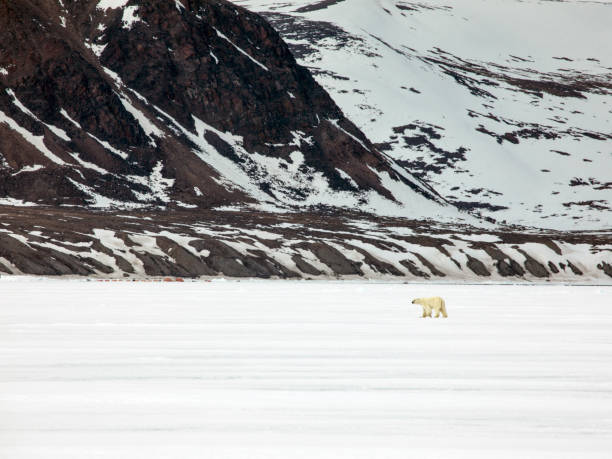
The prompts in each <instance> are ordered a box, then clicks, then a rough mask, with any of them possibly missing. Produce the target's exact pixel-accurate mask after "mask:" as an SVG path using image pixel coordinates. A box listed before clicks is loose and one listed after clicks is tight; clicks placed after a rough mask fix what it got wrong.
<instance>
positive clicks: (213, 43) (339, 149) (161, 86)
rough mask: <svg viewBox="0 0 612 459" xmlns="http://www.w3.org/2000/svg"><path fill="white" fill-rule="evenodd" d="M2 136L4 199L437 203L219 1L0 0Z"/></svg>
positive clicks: (402, 206) (250, 17)
mask: <svg viewBox="0 0 612 459" xmlns="http://www.w3.org/2000/svg"><path fill="white" fill-rule="evenodd" d="M0 137H1V139H2V141H1V143H0V160H1V161H0V183H1V185H0V198H1V199H2V200H3V202H4V203H8V204H21V205H31V204H50V205H70V206H84V207H88V208H103V209H104V208H107V209H108V208H123V209H135V208H146V207H151V206H163V207H169V208H177V207H179V208H180V207H182V208H214V207H217V206H228V205H229V206H232V205H234V206H245V205H246V206H249V205H255V206H264V207H265V206H268V207H273V208H287V207H294V206H301V207H311V206H320V205H323V206H325V205H335V206H337V205H344V206H347V207H350V208H355V207H358V208H362V209H364V210H374V209H376V210H377V211H379V212H382V213H385V212H386V213H391V214H398V215H405V216H409V215H414V214H415V213H416V214H418V215H421V216H422V215H424V214H428V213H431V212H434V213H435V212H438V211H439V212H441V213H444V212H445V210H444V207H445V206H446V204H445V203H444V200H443V199H441V198H440V197H439V196H437V194H436V192H435V191H434V190H433V189H431V188H429V187H428V186H426V185H424V184H423V183H422V182H421V181H420V180H419V179H418V178H415V177H414V176H412V175H411V174H410V173H409V172H406V170H405V169H403V168H401V167H399V166H398V165H397V164H396V163H395V162H394V161H393V160H390V159H388V158H387V157H386V155H384V154H382V153H381V152H380V151H378V150H377V149H376V148H375V147H374V146H373V145H372V143H371V142H370V141H369V140H368V139H367V138H366V137H365V136H364V134H363V133H362V132H361V131H360V130H359V129H357V128H356V127H355V125H354V124H353V123H352V122H351V121H350V120H349V119H347V118H346V117H345V116H344V114H343V113H342V111H341V110H340V109H339V108H338V106H337V105H336V104H335V103H334V101H333V100H332V99H331V98H330V97H329V95H328V94H327V92H326V91H325V90H323V89H322V88H321V86H320V85H318V84H317V83H316V81H315V80H314V79H313V77H312V76H311V74H310V72H309V71H307V70H306V69H305V68H303V67H301V66H300V65H298V64H297V63H296V62H295V60H294V58H293V56H292V54H291V52H290V50H289V48H288V47H287V45H286V44H285V43H284V42H283V41H282V40H281V38H280V37H279V35H278V34H277V33H276V32H275V30H274V29H273V28H272V27H271V26H270V25H269V24H268V23H267V22H266V21H265V20H264V19H262V18H261V17H260V16H257V15H256V14H253V13H250V12H248V11H247V10H245V9H243V8H240V7H238V6H235V5H233V4H231V3H229V2H227V1H222V0H193V1H168V2H161V1H146V0H141V1H136V0H129V1H128V0H89V1H76V0H75V1H70V0H62V1H55V0H19V1H8V0H2V1H0Z"/></svg>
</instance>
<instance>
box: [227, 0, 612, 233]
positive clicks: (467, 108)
mask: <svg viewBox="0 0 612 459" xmlns="http://www.w3.org/2000/svg"><path fill="white" fill-rule="evenodd" d="M236 3H238V4H240V5H244V6H246V7H248V8H250V9H252V10H254V11H258V12H260V13H261V14H263V15H264V16H265V17H266V18H267V19H268V20H269V21H270V22H271V23H272V24H273V25H274V26H275V27H276V29H277V30H279V31H280V33H281V35H282V36H283V38H284V39H285V40H286V41H287V43H288V44H289V46H290V48H291V50H292V51H293V52H294V54H295V55H296V56H297V57H298V62H300V63H301V64H303V65H305V66H306V67H308V68H309V69H310V70H311V71H312V72H313V74H314V75H315V78H316V79H317V81H318V82H319V83H321V84H322V85H323V86H324V87H325V89H327V90H328V91H329V92H330V94H331V95H332V97H333V98H334V100H335V101H336V102H337V103H338V104H339V106H340V107H341V108H342V110H343V111H344V112H345V113H346V114H347V116H348V117H349V118H350V119H352V120H353V121H354V122H355V123H356V124H357V126H358V127H359V128H360V129H362V130H363V132H364V133H365V134H366V135H367V136H368V138H370V139H371V140H372V141H373V142H375V143H377V144H379V148H381V149H383V150H384V151H386V153H387V154H388V155H389V156H391V157H392V158H394V159H395V160H397V162H398V163H400V164H402V165H403V166H404V167H405V168H406V170H409V171H411V172H412V173H414V174H415V175H418V176H419V177H421V178H423V179H424V180H425V181H427V183H429V184H430V185H431V186H432V187H433V188H435V189H436V190H437V191H438V192H439V193H440V194H441V195H442V196H444V197H445V198H446V199H447V200H449V201H451V202H453V203H455V204H456V205H457V206H459V207H461V208H465V209H475V210H478V211H479V212H481V213H482V214H483V215H488V216H489V217H492V218H494V219H496V220H497V221H507V222H509V223H510V222H511V223H515V224H523V225H530V226H537V227H546V228H556V229H594V228H610V226H611V223H612V209H611V205H612V204H611V203H612V97H611V95H612V39H611V36H610V24H611V23H612V3H611V2H609V1H577V0H564V1H541V0H461V1H447V0H426V1H405V0H331V1H330V0H328V1H306V0H237V1H236Z"/></svg>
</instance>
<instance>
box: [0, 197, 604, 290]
mask: <svg viewBox="0 0 612 459" xmlns="http://www.w3.org/2000/svg"><path fill="white" fill-rule="evenodd" d="M2 223H3V225H2V226H0V272H2V273H7V274H31V275H53V276H61V275H76V276H89V277H94V278H96V277H97V278H109V277H110V278H120V279H141V278H144V277H163V276H179V277H182V278H201V277H204V278H210V277H217V276H223V277H232V278H280V279H292V278H306V279H308V278H314V279H329V278H341V279H345V278H349V279H351V278H352V279H354V278H368V279H385V280H407V281H418V282H422V281H425V280H431V281H437V282H440V281H443V282H448V281H450V282H458V281H461V282H465V281H468V282H474V281H476V282H479V281H483V280H485V281H487V282H582V283H598V284H612V264H611V261H610V254H611V253H612V234H610V233H609V232H608V233H605V234H604V233H596V234H592V235H589V236H585V235H582V236H581V238H580V243H578V244H577V243H576V242H577V241H576V239H575V236H572V235H568V234H564V233H553V232H550V233H540V234H533V233H532V234H530V233H519V232H514V233H508V232H502V231H491V232H486V231H483V230H479V229H477V228H470V227H463V228H452V229H451V228H449V227H446V226H443V225H438V224H434V223H432V222H431V221H429V222H424V221H410V220H406V219H386V220H383V221H379V222H373V221H372V220H371V219H370V218H369V217H368V216H364V215H363V214H356V213H338V214H336V215H334V216H331V215H330V216H326V217H325V218H321V214H320V213H314V214H309V213H306V214H304V213H290V214H283V215H279V214H270V213H265V212H219V211H203V212H202V213H200V214H195V213H193V212H187V211H183V212H167V211H165V212H162V211H160V212H155V211H152V212H151V211H148V212H137V213H118V214H113V213H108V212H94V211H91V210H86V209H61V208H54V209H52V208H47V209H45V212H44V213H41V212H40V211H39V210H38V209H36V208H10V207H5V208H3V210H2ZM347 235H350V236H348V237H347ZM476 239H478V240H477V241H476ZM551 246H554V247H557V248H558V249H559V251H556V250H553V249H551ZM560 247H562V248H560Z"/></svg>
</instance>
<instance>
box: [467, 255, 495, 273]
mask: <svg viewBox="0 0 612 459" xmlns="http://www.w3.org/2000/svg"><path fill="white" fill-rule="evenodd" d="M466 256H467V259H468V261H467V267H468V268H470V270H471V271H472V272H473V273H474V274H476V275H478V276H482V277H489V276H490V275H491V273H490V272H489V270H488V269H487V268H486V266H485V265H484V263H483V262H482V261H480V260H478V259H476V258H474V257H472V256H471V255H467V254H466Z"/></svg>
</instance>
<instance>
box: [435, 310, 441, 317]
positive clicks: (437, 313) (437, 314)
mask: <svg viewBox="0 0 612 459" xmlns="http://www.w3.org/2000/svg"><path fill="white" fill-rule="evenodd" d="M435 309H436V319H437V318H438V317H440V308H435Z"/></svg>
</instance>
